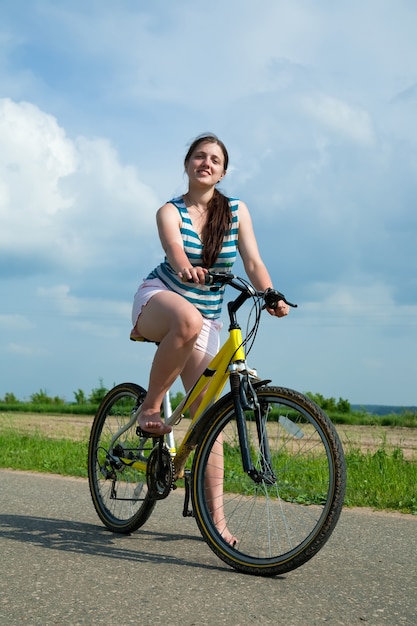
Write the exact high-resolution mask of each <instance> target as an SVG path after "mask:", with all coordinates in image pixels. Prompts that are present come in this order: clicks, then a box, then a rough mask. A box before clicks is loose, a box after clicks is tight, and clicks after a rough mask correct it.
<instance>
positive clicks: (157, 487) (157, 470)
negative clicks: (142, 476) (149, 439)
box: [146, 444, 174, 500]
mask: <svg viewBox="0 0 417 626" xmlns="http://www.w3.org/2000/svg"><path fill="white" fill-rule="evenodd" d="M146 482H147V485H148V491H149V495H150V497H151V498H153V499H154V500H163V499H164V498H166V497H167V496H168V495H169V493H170V492H171V489H172V486H173V483H174V464H173V462H172V459H171V455H170V453H169V451H168V450H167V449H166V448H162V447H160V445H159V444H158V445H157V446H155V448H154V449H153V450H152V452H151V453H150V455H149V458H148V463H147V467H146Z"/></svg>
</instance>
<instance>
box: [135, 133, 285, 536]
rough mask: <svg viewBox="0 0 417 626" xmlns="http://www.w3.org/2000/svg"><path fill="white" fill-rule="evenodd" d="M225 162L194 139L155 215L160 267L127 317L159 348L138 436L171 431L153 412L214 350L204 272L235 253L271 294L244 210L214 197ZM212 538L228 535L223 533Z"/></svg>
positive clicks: (215, 326) (204, 139) (215, 331)
mask: <svg viewBox="0 0 417 626" xmlns="http://www.w3.org/2000/svg"><path fill="white" fill-rule="evenodd" d="M228 161H229V157H228V153H227V150H226V147H225V146H224V144H223V143H222V142H221V141H220V140H219V139H218V138H217V137H216V136H215V135H203V136H200V137H197V139H195V140H194V142H193V143H192V144H191V146H190V148H189V150H188V152H187V154H186V156H185V159H184V167H185V172H186V174H187V176H188V190H187V192H186V193H185V194H184V195H183V196H181V197H179V198H176V199H173V200H170V201H169V202H167V203H166V204H164V206H162V207H161V208H160V209H159V210H158V212H157V225H158V231H159V237H160V240H161V244H162V247H163V249H164V251H165V260H164V261H163V263H161V264H160V265H159V266H158V267H157V268H155V269H154V270H153V271H152V272H151V273H150V274H149V276H148V277H147V279H146V280H145V281H144V282H143V283H142V285H141V286H140V287H139V289H138V291H137V293H136V295H135V299H134V304H133V311H132V320H133V325H134V326H133V330H132V337H133V338H134V337H144V338H146V339H148V340H149V341H155V342H157V343H159V345H158V348H157V350H156V353H155V358H154V361H153V364H152V368H151V372H150V378H149V385H148V392H147V395H146V398H145V400H144V402H143V405H142V410H141V412H140V417H139V426H140V428H141V429H142V430H143V431H144V432H147V433H151V434H154V435H162V434H165V433H167V432H169V431H170V430H171V428H170V427H169V426H167V425H166V424H164V423H163V422H162V420H161V416H160V407H161V403H162V399H163V397H164V395H165V393H166V392H167V390H168V389H169V388H170V387H171V385H172V384H173V382H174V381H175V379H176V378H177V377H178V376H181V379H182V382H183V384H184V387H185V389H186V390H188V389H189V388H190V387H191V386H192V385H193V384H194V383H195V381H196V380H197V379H198V377H199V376H200V374H201V373H202V372H203V371H204V369H205V368H206V366H207V365H208V363H209V362H210V360H211V359H212V358H213V356H214V355H215V354H216V352H217V351H218V348H219V343H220V342H219V331H220V328H221V324H220V323H219V317H220V314H221V307H222V300H223V292H224V288H221V289H220V290H219V291H216V292H213V291H210V288H209V287H207V286H206V285H205V282H204V281H205V274H206V273H207V271H208V270H210V269H213V270H217V271H228V270H230V269H231V267H232V265H233V263H234V261H235V259H236V255H237V252H239V254H240V256H241V258H242V260H243V264H244V267H245V271H246V273H247V275H248V277H249V280H250V281H251V283H252V284H253V285H254V287H255V289H258V290H265V289H267V288H268V287H272V282H271V278H270V276H269V273H268V271H267V269H266V267H265V265H264V263H263V261H262V259H261V256H260V253H259V250H258V245H257V242H256V239H255V235H254V232H253V227H252V221H251V218H250V214H249V211H248V208H247V206H246V205H245V204H244V203H243V202H242V201H241V200H235V199H232V198H227V197H225V196H224V195H223V194H222V193H220V192H219V191H218V189H216V185H217V184H218V183H219V182H220V181H221V180H222V179H223V177H224V176H225V175H226V171H227V167H228ZM268 312H269V313H270V314H271V315H275V316H277V317H282V316H284V315H287V314H288V306H287V305H286V304H285V303H284V302H282V301H280V302H279V303H278V306H277V308H276V309H275V310H272V309H268ZM219 445H221V444H219ZM214 482H215V477H214V476H213V483H214ZM221 524H222V522H221V521H220V520H219V526H221ZM219 532H222V533H223V534H225V533H228V531H227V529H226V528H225V527H224V528H222V529H220V528H219ZM229 535H230V533H229V534H228V535H227V536H228V537H229ZM228 540H229V541H230V542H231V543H232V542H233V541H236V539H235V538H234V537H232V536H230V537H229V539H228Z"/></svg>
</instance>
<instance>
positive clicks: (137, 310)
mask: <svg viewBox="0 0 417 626" xmlns="http://www.w3.org/2000/svg"><path fill="white" fill-rule="evenodd" d="M161 291H170V289H168V287H167V286H166V285H164V283H163V282H162V281H161V280H159V278H150V279H148V280H144V281H143V283H142V284H141V285H140V287H139V289H138V290H137V292H136V294H135V297H134V299H133V307H132V324H133V330H132V333H131V338H132V339H135V338H136V339H138V338H139V336H138V333H137V330H136V329H135V326H136V322H137V321H138V317H139V315H140V314H141V312H142V309H143V307H144V306H146V305H147V304H148V302H149V300H150V299H151V298H152V296H154V295H155V294H156V293H159V292H161ZM222 326H223V324H222V323H221V322H220V321H219V320H212V319H208V318H207V317H203V327H202V329H201V331H200V334H199V336H198V338H197V341H196V342H195V345H194V348H195V349H196V350H200V351H201V352H204V353H205V354H209V355H210V356H215V355H216V354H217V352H218V351H219V347H220V330H221V328H222Z"/></svg>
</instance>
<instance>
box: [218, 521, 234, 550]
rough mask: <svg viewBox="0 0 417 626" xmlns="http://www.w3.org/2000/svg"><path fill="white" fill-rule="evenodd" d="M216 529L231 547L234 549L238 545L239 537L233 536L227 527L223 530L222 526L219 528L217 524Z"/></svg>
mask: <svg viewBox="0 0 417 626" xmlns="http://www.w3.org/2000/svg"><path fill="white" fill-rule="evenodd" d="M216 528H217V530H218V531H219V533H220V534H221V536H222V537H223V539H224V540H225V541H226V542H227V543H228V544H229V545H230V546H232V548H234V547H235V546H236V545H237V542H238V540H237V537H235V536H234V535H232V533H231V532H230V531H229V529H228V528H227V526H223V528H222V527H221V526H217V524H216Z"/></svg>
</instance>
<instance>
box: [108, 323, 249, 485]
mask: <svg viewBox="0 0 417 626" xmlns="http://www.w3.org/2000/svg"><path fill="white" fill-rule="evenodd" d="M245 358H246V355H245V351H244V348H243V339H242V331H241V329H240V328H231V329H230V330H229V337H228V338H227V340H226V341H225V343H224V344H223V346H222V347H221V348H220V350H219V352H218V353H217V354H216V356H214V357H213V359H212V360H211V361H210V363H209V365H208V366H207V368H206V369H205V371H204V372H203V373H202V374H201V376H200V377H199V379H198V380H197V382H196V383H195V385H194V386H193V387H192V388H191V389H190V391H189V392H188V393H187V395H186V396H185V398H184V399H183V401H182V402H181V403H180V404H179V406H178V407H177V408H176V409H175V411H174V412H173V413H172V415H171V416H170V417H168V418H167V419H165V422H166V423H167V424H170V425H175V424H178V422H179V421H180V419H181V416H182V414H183V413H184V412H185V411H186V410H187V409H188V408H189V407H190V406H191V405H192V404H193V402H195V400H196V399H197V398H198V396H199V395H200V394H201V393H202V392H203V391H205V393H204V396H203V398H202V400H201V402H200V404H199V405H198V407H197V409H196V411H195V414H194V417H193V418H192V420H191V424H190V426H189V428H188V430H187V432H186V433H185V436H184V439H183V440H182V441H181V443H180V445H179V448H178V450H177V452H176V453H175V451H174V450H171V453H174V455H175V456H173V463H174V468H175V478H180V477H181V476H182V475H183V471H184V467H185V464H186V462H187V459H188V457H189V456H190V453H191V452H192V450H193V449H194V448H195V446H196V444H197V443H198V442H197V441H196V437H195V433H196V430H197V426H198V427H200V426H201V418H202V417H203V415H204V412H205V410H206V409H207V407H208V406H209V405H210V404H212V403H214V402H216V401H217V400H218V399H219V397H220V395H221V393H222V391H223V389H224V386H225V384H226V382H227V379H228V378H229V375H230V372H231V371H233V369H234V366H235V364H238V363H239V364H244V363H245ZM241 369H244V368H243V367H242V368H241ZM203 419H204V418H203ZM120 460H121V461H122V462H123V463H125V464H126V465H130V466H131V467H134V468H135V469H137V470H139V471H142V472H145V471H146V462H145V461H133V462H132V460H131V459H124V458H121V459H120Z"/></svg>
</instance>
